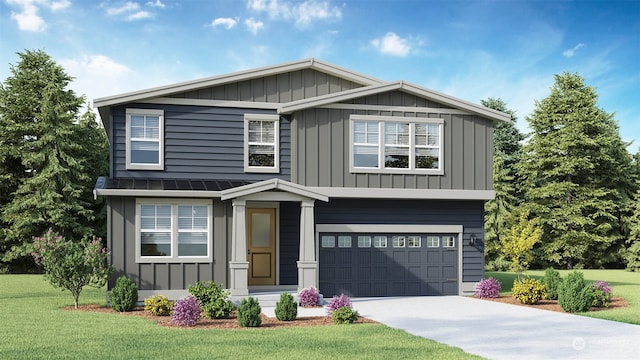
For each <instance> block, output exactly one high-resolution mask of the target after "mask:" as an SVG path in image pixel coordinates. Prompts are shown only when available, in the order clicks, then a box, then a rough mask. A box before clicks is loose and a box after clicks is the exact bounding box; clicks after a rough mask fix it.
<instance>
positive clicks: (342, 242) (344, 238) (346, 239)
mask: <svg viewBox="0 0 640 360" xmlns="http://www.w3.org/2000/svg"><path fill="white" fill-rule="evenodd" d="M338 247H339V248H350V247H351V236H350V235H340V236H338Z"/></svg>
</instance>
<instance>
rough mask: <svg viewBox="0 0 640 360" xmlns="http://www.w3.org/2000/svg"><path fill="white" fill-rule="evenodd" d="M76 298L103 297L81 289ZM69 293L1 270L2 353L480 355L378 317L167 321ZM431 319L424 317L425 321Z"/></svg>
mask: <svg viewBox="0 0 640 360" xmlns="http://www.w3.org/2000/svg"><path fill="white" fill-rule="evenodd" d="M80 303H81V304H90V303H97V304H105V291H104V290H103V289H93V288H86V289H85V290H84V291H83V292H82V294H81V296H80ZM72 304H73V300H72V297H71V295H70V294H69V293H68V292H62V291H60V290H58V289H54V288H53V287H52V286H51V285H49V283H47V282H46V281H44V280H43V279H42V276H39V275H0V309H1V311H2V313H3V316H2V326H0V358H1V359H16V358H28V359H42V358H47V359H56V358H65V359H69V358H73V359H109V358H113V359H124V358H129V359H157V358H180V359H197V358H207V359H211V358H214V359H238V358H243V359H244V358H261V359H271V358H273V359H276V358H277V359H301V358H306V359H320V358H349V359H357V358H359V359H391V358H392V359H415V358H424V359H427V358H438V359H479V357H476V356H474V355H470V354H467V353H464V352H463V351H462V350H460V349H458V348H454V347H450V346H447V345H444V344H440V343H437V342H435V341H431V340H427V339H423V338H420V337H416V336H412V335H409V334H407V333H406V332H404V331H401V330H395V329H391V328H389V327H386V326H384V325H379V324H356V325H340V326H339V325H334V326H318V327H297V328H284V329H240V330H212V329H181V328H165V327H161V326H158V325H157V324H155V322H153V321H151V320H148V319H146V318H142V317H135V316H127V315H122V314H109V313H93V312H83V311H67V310H61V309H60V308H61V307H64V306H68V305H72ZM425 326H428V324H425Z"/></svg>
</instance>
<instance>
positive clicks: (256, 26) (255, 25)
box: [244, 18, 264, 35]
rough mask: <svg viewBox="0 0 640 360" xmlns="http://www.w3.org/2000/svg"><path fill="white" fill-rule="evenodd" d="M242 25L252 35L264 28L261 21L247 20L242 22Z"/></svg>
mask: <svg viewBox="0 0 640 360" xmlns="http://www.w3.org/2000/svg"><path fill="white" fill-rule="evenodd" d="M244 24H245V25H246V26H247V29H249V31H250V32H251V33H253V35H255V34H257V33H258V30H260V29H262V28H263V27H264V23H263V22H262V21H258V20H254V19H253V18H248V19H247V20H245V21H244Z"/></svg>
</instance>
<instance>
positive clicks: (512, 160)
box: [481, 98, 524, 264]
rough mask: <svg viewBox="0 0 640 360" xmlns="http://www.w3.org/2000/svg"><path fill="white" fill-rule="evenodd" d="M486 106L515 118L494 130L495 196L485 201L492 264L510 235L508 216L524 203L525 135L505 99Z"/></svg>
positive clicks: (490, 101) (487, 249)
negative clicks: (521, 174)
mask: <svg viewBox="0 0 640 360" xmlns="http://www.w3.org/2000/svg"><path fill="white" fill-rule="evenodd" d="M481 103H482V105H483V106H486V107H488V108H491V109H494V110H499V111H503V112H506V113H508V114H510V115H511V121H510V122H506V121H501V122H498V123H496V124H495V125H494V131H493V149H494V151H493V189H494V191H495V194H496V195H495V199H493V200H490V201H487V202H486V203H485V207H484V211H485V217H484V223H485V227H484V228H485V235H484V237H485V248H484V250H485V260H486V261H487V263H488V264H489V263H491V262H493V261H495V260H496V258H497V257H498V256H500V254H501V252H500V239H501V238H502V237H503V236H505V235H507V233H508V228H507V226H506V222H507V218H508V217H509V215H510V214H511V212H512V210H513V208H514V207H515V206H516V205H517V204H518V203H519V202H520V197H521V195H520V191H518V189H519V186H518V184H517V183H516V179H517V170H516V165H517V164H518V163H519V161H520V159H521V157H522V145H521V141H522V140H523V139H524V136H523V135H522V134H521V133H520V131H519V130H518V129H517V128H516V126H515V124H516V120H517V118H516V116H515V112H514V111H512V110H510V109H508V108H507V105H506V104H505V103H504V101H502V100H501V99H495V98H489V99H487V100H482V101H481Z"/></svg>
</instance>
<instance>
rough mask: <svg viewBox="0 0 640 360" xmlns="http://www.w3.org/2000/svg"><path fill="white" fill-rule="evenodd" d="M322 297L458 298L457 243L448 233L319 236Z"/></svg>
mask: <svg viewBox="0 0 640 360" xmlns="http://www.w3.org/2000/svg"><path fill="white" fill-rule="evenodd" d="M319 261H320V264H319V274H320V284H319V286H320V292H321V293H322V294H323V295H324V296H325V297H332V296H334V295H339V294H346V295H348V296H410V295H457V294H458V242H457V236H456V235H452V234H410V233H409V234H398V233H393V234H384V233H321V234H320V258H319Z"/></svg>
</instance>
